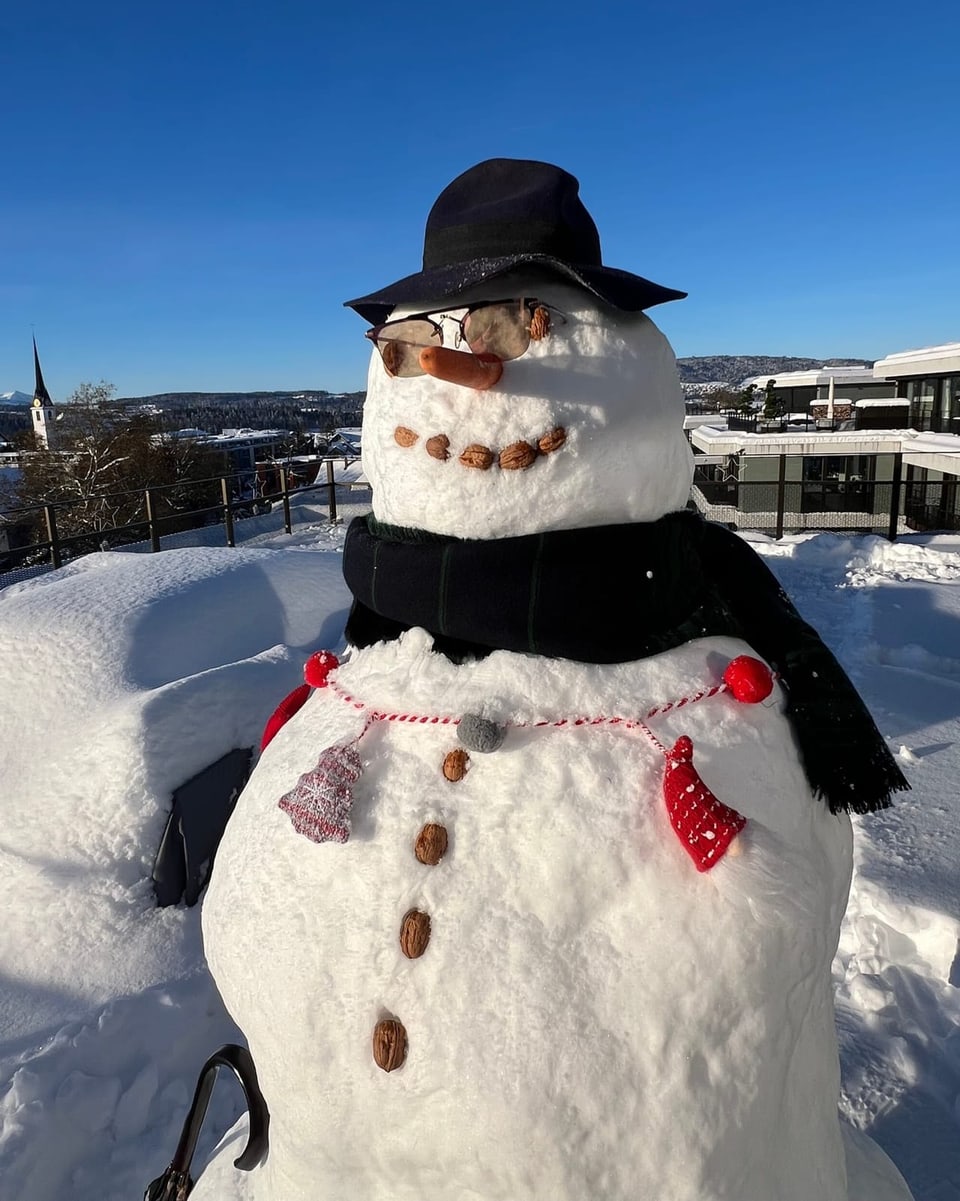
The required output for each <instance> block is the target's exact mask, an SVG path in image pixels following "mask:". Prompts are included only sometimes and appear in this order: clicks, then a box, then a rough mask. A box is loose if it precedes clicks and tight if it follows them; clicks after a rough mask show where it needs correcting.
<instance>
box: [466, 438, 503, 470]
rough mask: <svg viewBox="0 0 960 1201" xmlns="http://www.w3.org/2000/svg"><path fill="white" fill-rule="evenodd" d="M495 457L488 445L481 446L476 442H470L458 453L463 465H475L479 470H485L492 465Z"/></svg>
mask: <svg viewBox="0 0 960 1201" xmlns="http://www.w3.org/2000/svg"><path fill="white" fill-rule="evenodd" d="M495 457H496V456H495V455H494V453H493V451H492V450H491V449H490V448H489V447H488V446H481V445H480V444H479V443H478V442H471V444H470V445H469V446H468V447H467V449H466V450H465V451H464V452H463V453H462V454H461V455H460V462H461V463H462V464H463V465H464V467H476V468H477V469H478V470H479V471H486V470H487V469H488V468H489V467H491V466H492V465H493V460H494V459H495Z"/></svg>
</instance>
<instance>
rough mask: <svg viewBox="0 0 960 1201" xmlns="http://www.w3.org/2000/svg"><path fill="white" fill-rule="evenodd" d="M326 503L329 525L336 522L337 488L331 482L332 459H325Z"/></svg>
mask: <svg viewBox="0 0 960 1201" xmlns="http://www.w3.org/2000/svg"><path fill="white" fill-rule="evenodd" d="M327 503H328V504H329V506H330V524H331V525H334V524H336V520H337V486H336V484H335V483H334V482H333V459H327Z"/></svg>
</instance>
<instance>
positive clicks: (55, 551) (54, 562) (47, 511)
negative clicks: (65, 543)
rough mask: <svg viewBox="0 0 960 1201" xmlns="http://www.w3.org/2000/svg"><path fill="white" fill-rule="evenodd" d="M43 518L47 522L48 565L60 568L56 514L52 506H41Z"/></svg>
mask: <svg viewBox="0 0 960 1201" xmlns="http://www.w3.org/2000/svg"><path fill="white" fill-rule="evenodd" d="M43 516H44V518H45V519H46V522H47V539H48V541H49V542H50V564H51V566H52V567H55V568H56V567H59V566H60V564H61V562H62V560H61V558H60V541H59V539H58V538H57V514H56V512H55V511H54V508H53V505H44V506H43Z"/></svg>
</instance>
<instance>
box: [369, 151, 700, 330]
mask: <svg viewBox="0 0 960 1201" xmlns="http://www.w3.org/2000/svg"><path fill="white" fill-rule="evenodd" d="M579 192H580V185H579V183H578V181H577V180H576V179H575V178H574V177H573V176H572V175H570V174H569V173H568V172H566V171H563V170H561V168H560V167H554V166H551V164H550V163H538V162H533V161H530V160H528V159H513V158H491V159H487V160H486V162H482V163H478V164H477V165H476V166H475V167H471V168H470V169H469V171H464V173H463V174H462V175H458V176H457V178H456V179H455V180H454V181H453V183H451V184H448V185H447V187H445V188H444V190H443V191H442V192H441V193H440V195H439V196H438V197H437V200H436V202H435V204H434V206H433V208H432V209H431V210H430V215H429V216H428V217H427V228H426V233H425V235H424V239H423V270H422V271H420V272H418V273H417V274H416V275H408V276H407V277H406V278H405V279H399V280H397V282H396V283H394V284H390V285H389V286H388V287H386V288H381V290H380V291H379V292H371V293H370V295H369V296H359V297H358V298H357V299H356V300H348V301H346V302H345V303H346V307H347V308H351V309H355V310H356V311H357V312H358V313H359V314H360V316H361V317H363V318H365V319H366V320H367V321H369V322H371V323H372V324H377V323H378V322H380V321H386V320H387V318H388V317H389V315H390V312H391V310H392V309H393V308H394V307H395V306H396V305H398V304H404V305H417V304H419V303H421V302H423V303H430V302H432V301H436V300H450V299H452V298H453V297H455V296H457V295H459V294H460V293H461V292H464V291H466V290H467V289H468V288H472V287H474V286H475V285H476V284H479V283H482V282H483V281H484V280H488V279H496V278H497V276H498V275H505V274H506V273H507V272H508V271H512V270H513V269H514V268H516V267H522V266H532V267H538V268H540V269H542V270H544V271H547V272H550V273H552V274H554V275H556V276H558V277H559V278H560V279H564V280H567V281H568V282H571V283H574V284H577V285H578V286H579V287H581V288H585V289H586V290H587V291H588V292H592V293H593V295H594V296H598V297H599V298H600V299H601V300H603V301H606V303H607V304H610V305H613V306H614V308H618V309H624V310H626V311H628V312H639V311H640V310H641V309H649V308H651V307H652V306H653V305H655V304H662V303H663V302H664V301H665V300H682V299H683V297H684V296H686V292H677V291H676V290H675V289H673V288H664V287H662V286H661V285H660V284H655V283H652V282H651V281H650V280H649V279H644V278H643V277H642V276H640V275H632V274H631V273H630V272H629V271H619V270H617V268H616V267H605V266H604V265H603V260H602V258H601V256H600V235H599V234H598V233H597V227H596V225H594V223H593V218H592V217H591V216H590V214H589V213H588V212H587V210H586V208H584V205H583V201H582V200H581V199H580V194H579Z"/></svg>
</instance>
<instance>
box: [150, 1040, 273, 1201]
mask: <svg viewBox="0 0 960 1201" xmlns="http://www.w3.org/2000/svg"><path fill="white" fill-rule="evenodd" d="M221 1067H225V1068H230V1070H231V1071H232V1072H233V1074H234V1075H235V1076H236V1078H237V1079H238V1080H239V1081H240V1087H241V1088H242V1089H243V1095H244V1098H245V1099H246V1102H247V1112H248V1113H249V1115H250V1133H249V1135H248V1138H247V1145H246V1146H245V1147H244V1149H243V1151H242V1152H241V1153H240V1155H239V1156H238V1157H237V1158H236V1159H235V1160H234V1161H233V1166H234V1167H235V1168H239V1169H240V1170H241V1171H242V1172H249V1171H252V1169H253V1168H255V1167H256V1166H257V1165H258V1164H260V1163H262V1162H263V1161H264V1159H266V1157H267V1148H268V1146H269V1130H270V1111H269V1110H268V1109H267V1103H266V1101H265V1100H264V1099H263V1093H261V1091H260V1084H259V1082H258V1080H257V1069H256V1067H255V1066H254V1063H253V1056H252V1055H251V1054H250V1052H249V1051H248V1050H247V1048H246V1047H241V1046H238V1045H237V1044H236V1043H227V1044H226V1045H225V1046H222V1047H221V1048H220V1050H219V1051H215V1052H214V1053H213V1054H212V1055H211V1056H210V1058H209V1059H208V1060H207V1062H206V1063H205V1064H204V1065H203V1067H202V1068H201V1069H200V1077H199V1079H198V1080H197V1088H196V1091H195V1092H194V1094H193V1102H192V1104H191V1105H190V1110H189V1112H188V1113H187V1117H186V1121H185V1122H184V1123H183V1130H182V1131H181V1133H180V1141H179V1142H178V1143H177V1149H176V1151H175V1152H174V1154H173V1159H172V1160H171V1161H170V1166H169V1167H168V1168H167V1170H166V1171H165V1172H164V1173H163V1175H162V1176H160V1177H159V1178H158V1179H157V1180H154V1181H153V1183H152V1184H150V1185H149V1186H148V1187H147V1191H146V1193H145V1194H144V1201H186V1198H187V1197H188V1196H189V1195H190V1190H191V1189H192V1188H193V1180H192V1179H191V1177H190V1164H191V1163H192V1162H193V1153H194V1151H195V1150H196V1148H197V1139H198V1138H199V1137H200V1127H201V1126H202V1125H203V1119H204V1118H205V1117H206V1114H207V1106H208V1105H209V1104H210V1095H211V1093H212V1092H213V1086H214V1084H215V1083H216V1079H217V1076H218V1074H219V1071H220V1068H221Z"/></svg>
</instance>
